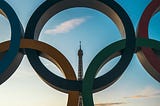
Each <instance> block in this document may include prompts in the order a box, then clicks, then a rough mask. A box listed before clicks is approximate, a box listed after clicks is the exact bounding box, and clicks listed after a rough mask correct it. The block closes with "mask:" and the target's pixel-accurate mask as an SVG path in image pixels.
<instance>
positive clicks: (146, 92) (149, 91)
mask: <svg viewBox="0 0 160 106" xmlns="http://www.w3.org/2000/svg"><path fill="white" fill-rule="evenodd" d="M159 96H160V90H157V89H155V88H153V87H146V88H145V89H143V90H142V91H140V92H138V93H137V94H135V95H132V96H127V97H124V98H126V99H144V98H152V97H159Z"/></svg>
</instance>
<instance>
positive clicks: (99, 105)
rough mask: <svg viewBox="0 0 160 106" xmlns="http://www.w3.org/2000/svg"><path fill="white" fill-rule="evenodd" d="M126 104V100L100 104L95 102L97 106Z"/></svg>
mask: <svg viewBox="0 0 160 106" xmlns="http://www.w3.org/2000/svg"><path fill="white" fill-rule="evenodd" d="M123 104H126V103H125V102H115V103H100V104H95V106H118V105H123Z"/></svg>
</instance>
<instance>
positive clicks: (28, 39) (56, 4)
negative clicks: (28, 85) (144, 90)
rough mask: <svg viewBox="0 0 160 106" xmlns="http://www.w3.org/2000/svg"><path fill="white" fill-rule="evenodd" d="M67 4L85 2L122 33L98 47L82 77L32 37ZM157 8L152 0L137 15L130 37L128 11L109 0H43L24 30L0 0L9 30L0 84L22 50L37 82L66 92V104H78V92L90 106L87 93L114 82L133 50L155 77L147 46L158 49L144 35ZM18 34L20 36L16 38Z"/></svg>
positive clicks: (1, 51)
mask: <svg viewBox="0 0 160 106" xmlns="http://www.w3.org/2000/svg"><path fill="white" fill-rule="evenodd" d="M73 7H87V8H92V9H96V10H98V11H100V12H102V13H104V14H105V15H107V16H108V17H110V18H111V19H112V20H113V22H114V23H115V24H116V25H117V27H118V28H119V30H120V32H121V34H122V36H124V37H125V38H126V39H123V40H120V41H117V42H115V43H112V44H110V45H109V46H107V47H105V48H104V49H103V50H101V51H100V52H99V53H98V54H97V55H96V56H95V57H94V59H93V60H92V62H91V63H90V65H89V67H88V68H87V71H86V74H85V77H84V79H83V81H78V80H77V78H76V75H75V73H74V69H73V68H72V66H71V64H70V63H69V61H68V60H67V59H66V58H65V56H64V55H63V54H62V53H60V52H59V51H58V50H57V49H56V48H54V47H51V46H50V45H48V44H45V43H43V42H40V41H38V37H39V35H40V32H41V29H42V28H43V26H44V25H45V23H46V22H47V21H48V20H49V19H50V18H51V17H52V16H54V15H55V14H57V13H58V12H60V11H63V10H65V9H68V8H73ZM159 8H160V1H159V0H152V2H151V3H150V4H149V5H148V7H147V8H146V10H145V11H144V13H143V15H142V17H141V20H140V22H139V26H138V30H137V37H138V38H136V37H135V32H134V28H133V24H132V22H131V20H130V18H129V16H128V15H127V13H126V12H125V11H124V10H123V8H122V7H121V6H120V5H118V4H117V3H116V2H115V1H113V0H47V1H45V2H44V3H43V4H42V5H40V6H39V7H38V8H37V9H36V11H35V12H34V13H33V15H32V16H31V18H30V20H29V22H28V24H27V27H26V31H25V34H24V31H23V28H22V25H21V23H20V21H19V19H18V17H17V15H16V14H15V12H14V10H13V9H12V7H10V6H9V4H8V3H7V2H5V1H3V0H2V1H0V14H2V15H3V16H5V17H6V18H7V19H8V20H9V22H10V25H11V32H12V33H11V40H10V41H6V42H3V43H1V44H0V67H1V68H0V84H2V83H3V82H5V81H6V80H7V79H8V78H9V77H10V76H11V75H12V74H13V73H14V72H15V70H16V69H17V67H18V66H19V64H20V63H21V60H22V59H23V55H24V54H26V55H27V57H28V59H29V62H30V63H31V65H32V67H33V68H34V70H35V71H36V72H37V74H38V75H39V76H40V78H41V79H42V80H43V81H45V82H46V83H47V84H48V85H49V86H51V87H53V88H55V89H57V90H59V91H62V92H65V93H68V94H69V97H68V104H67V106H78V97H79V92H81V93H82V96H83V102H84V103H83V104H84V106H93V105H94V102H93V97H92V93H94V92H98V91H100V90H103V89H105V88H107V87H109V86H110V85H112V84H113V83H114V82H116V81H117V80H118V79H119V77H120V76H121V75H122V74H123V72H124V71H125V69H126V68H127V66H128V65H129V63H130V61H131V59H132V57H133V54H134V53H135V52H136V53H137V55H138V58H139V60H140V62H141V63H142V65H143V66H144V67H145V69H146V71H148V73H150V75H151V76H152V77H153V78H155V80H157V81H158V82H160V70H159V68H158V66H159V65H160V60H159V59H157V54H155V52H154V51H153V50H152V49H154V50H157V51H158V50H160V42H158V41H155V40H152V39H147V38H148V25H149V21H150V19H151V17H152V16H153V15H154V14H155V13H156V12H157V11H158V9H159ZM13 20H14V21H13ZM15 26H16V27H15ZM23 35H24V38H22V37H23ZM137 48H138V51H137ZM119 55H121V59H120V61H119V62H118V63H117V65H116V66H115V67H114V68H113V69H111V70H110V71H109V72H108V73H106V74H104V75H103V76H101V77H98V78H95V77H96V74H97V73H98V72H99V70H100V69H101V68H102V67H103V65H104V64H106V63H107V62H108V61H110V60H111V59H112V58H114V57H116V56H119ZM39 56H42V57H44V58H47V59H49V60H50V61H51V62H53V63H54V64H55V65H56V66H57V67H58V68H59V69H60V70H61V71H62V72H63V73H64V75H65V77H66V79H63V78H61V77H59V76H57V75H55V74H54V73H52V72H50V71H49V70H48V69H47V68H46V67H45V66H44V65H43V64H42V63H41V61H40V59H39ZM6 58H7V59H6ZM144 60H145V61H144Z"/></svg>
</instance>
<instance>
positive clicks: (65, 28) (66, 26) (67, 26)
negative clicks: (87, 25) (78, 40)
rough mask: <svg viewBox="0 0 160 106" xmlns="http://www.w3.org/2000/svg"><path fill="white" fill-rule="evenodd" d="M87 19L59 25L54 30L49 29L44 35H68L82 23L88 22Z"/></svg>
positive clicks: (72, 20)
mask: <svg viewBox="0 0 160 106" xmlns="http://www.w3.org/2000/svg"><path fill="white" fill-rule="evenodd" d="M86 19H87V18H86V17H85V18H84V17H83V18H74V19H71V20H68V21H65V22H63V23H61V24H59V25H57V26H56V27H55V28H54V29H48V30H46V31H45V32H44V33H45V34H62V33H67V32H70V31H71V30H73V29H74V28H76V27H78V26H79V25H81V24H82V23H84V22H85V21H86Z"/></svg>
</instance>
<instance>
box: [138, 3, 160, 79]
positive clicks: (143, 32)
mask: <svg viewBox="0 0 160 106" xmlns="http://www.w3.org/2000/svg"><path fill="white" fill-rule="evenodd" d="M159 9H160V0H152V2H151V3H150V4H149V5H148V6H147V8H146V9H145V11H144V12H143V15H142V16H141V19H140V22H139V25H138V29H137V37H141V38H148V27H149V22H150V20H151V18H152V16H153V15H155V14H156V13H157V11H159ZM137 55H138V58H139V60H140V62H141V63H142V65H143V66H144V68H145V69H146V70H147V72H148V73H150V75H151V76H153V78H155V79H156V80H157V81H160V59H159V58H158V56H157V55H156V54H155V53H154V51H153V50H152V49H150V48H144V47H142V48H141V50H140V51H139V52H138V53H137Z"/></svg>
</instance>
